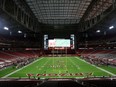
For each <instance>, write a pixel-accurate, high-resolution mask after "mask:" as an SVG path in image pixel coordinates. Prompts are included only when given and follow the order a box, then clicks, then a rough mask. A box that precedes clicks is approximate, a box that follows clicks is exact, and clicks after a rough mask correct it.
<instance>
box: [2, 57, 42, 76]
mask: <svg viewBox="0 0 116 87" xmlns="http://www.w3.org/2000/svg"><path fill="white" fill-rule="evenodd" d="M41 59H43V57H42V58H39V59H37V60H35V61H33V62H32V63H30V64H28V65H26V66H24V67H22V68H20V69H18V70H15V71H13V72H11V73H9V74H7V75H5V76H3V77H1V78H6V77H8V76H10V75H12V74H14V73H16V72H18V71H20V70H22V69H24V68H26V67H28V66H30V65H32V64H33V63H35V62H37V61H40V60H41Z"/></svg>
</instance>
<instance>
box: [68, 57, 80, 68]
mask: <svg viewBox="0 0 116 87" xmlns="http://www.w3.org/2000/svg"><path fill="white" fill-rule="evenodd" d="M69 60H70V61H71V62H72V63H73V65H74V66H76V67H77V68H78V69H80V67H79V66H78V65H76V64H75V63H74V62H73V61H72V60H71V59H69Z"/></svg>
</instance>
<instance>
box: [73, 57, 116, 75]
mask: <svg viewBox="0 0 116 87" xmlns="http://www.w3.org/2000/svg"><path fill="white" fill-rule="evenodd" d="M75 58H77V57H75ZM77 59H79V58H77ZM79 60H81V61H83V62H85V63H87V64H89V65H91V66H93V67H96V68H97V69H99V70H101V71H104V72H106V73H108V74H110V75H112V76H116V75H115V74H114V73H111V72H109V71H107V70H105V69H102V68H100V67H97V66H95V65H92V64H90V63H88V62H86V61H84V60H82V59H79Z"/></svg>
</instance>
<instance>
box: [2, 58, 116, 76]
mask: <svg viewBox="0 0 116 87" xmlns="http://www.w3.org/2000/svg"><path fill="white" fill-rule="evenodd" d="M101 68H103V69H105V70H107V71H109V72H112V73H113V74H116V70H114V69H113V68H112V69H111V68H109V67H108V68H107V67H101ZM0 73H1V71H0ZM9 73H10V72H9ZM80 73H82V75H81V74H80ZM87 73H88V74H90V73H93V74H92V75H91V76H109V75H110V76H112V75H111V74H109V73H107V72H104V71H102V70H100V69H98V68H96V67H95V66H92V65H91V64H89V63H87V62H85V61H84V60H82V59H80V58H77V57H44V58H40V59H37V60H36V61H34V63H32V64H30V65H27V66H26V67H23V68H20V70H18V71H16V72H15V73H12V74H10V75H9V77H12V78H18V77H22V78H27V75H26V74H34V76H35V77H37V76H36V74H47V75H48V74H57V76H55V75H54V76H43V75H42V76H40V78H79V77H86V76H87ZM7 74H8V73H7ZM61 74H62V76H61ZM70 74H73V75H72V76H71V75H70ZM75 74H78V75H75ZM1 76H4V75H2V74H1Z"/></svg>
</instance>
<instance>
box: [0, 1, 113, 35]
mask: <svg viewBox="0 0 116 87" xmlns="http://www.w3.org/2000/svg"><path fill="white" fill-rule="evenodd" d="M4 2H5V4H4ZM0 3H1V4H0V6H1V8H2V9H1V12H2V13H4V14H2V15H1V16H0V17H1V19H2V18H5V19H4V20H6V21H7V22H9V23H8V26H7V25H4V26H7V27H9V29H11V28H12V30H17V31H18V30H19V29H20V30H21V31H22V32H23V30H24V32H30V30H31V31H33V32H35V33H43V34H46V33H48V34H49V33H50V34H54V33H57V34H59V35H60V34H61V32H63V33H65V34H69V33H74V34H75V33H78V32H84V31H87V30H88V29H91V28H92V27H93V26H94V25H96V24H97V23H98V22H99V21H100V20H102V19H103V18H104V17H105V16H106V15H107V14H108V13H110V12H111V11H112V9H114V8H115V5H114V4H115V1H114V0H8V1H7V0H5V1H4V0H1V1H0ZM11 4H12V5H11ZM111 8H112V9H111ZM17 12H18V14H17ZM6 14H7V15H6ZM9 19H10V20H9ZM4 20H2V21H4ZM4 26H3V27H4ZM1 28H2V27H1ZM14 28H16V29H14Z"/></svg>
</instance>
